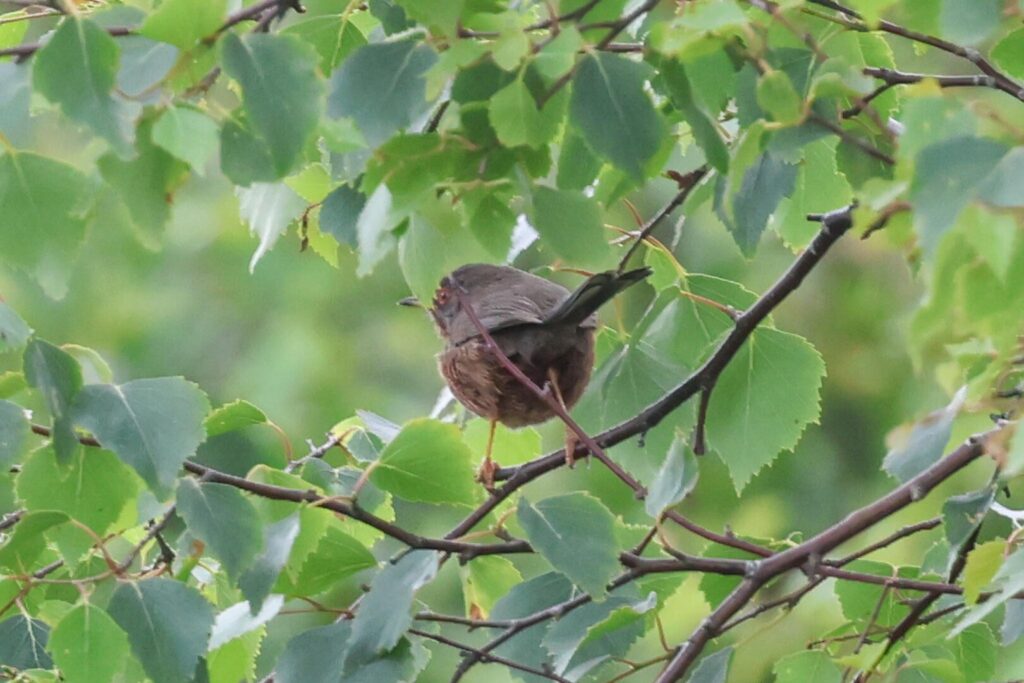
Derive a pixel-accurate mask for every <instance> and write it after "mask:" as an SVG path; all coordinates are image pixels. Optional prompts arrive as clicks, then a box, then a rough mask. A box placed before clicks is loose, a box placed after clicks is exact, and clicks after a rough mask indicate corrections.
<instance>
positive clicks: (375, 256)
mask: <svg viewBox="0 0 1024 683" xmlns="http://www.w3.org/2000/svg"><path fill="white" fill-rule="evenodd" d="M391 203H392V202H391V192H390V191H389V190H388V186H387V184H385V183H381V184H380V185H378V186H377V189H376V190H374V191H373V194H371V195H370V197H369V198H368V199H367V200H366V205H365V206H364V207H363V210H362V211H361V212H360V213H359V218H358V219H357V220H356V236H357V238H358V242H359V265H358V267H357V268H356V276H357V277H366V276H367V275H369V274H370V273H372V272H373V269H374V267H375V266H376V265H377V264H378V263H380V262H381V261H382V260H383V259H384V257H385V256H387V255H388V254H389V253H390V252H391V250H392V249H394V248H395V243H396V239H395V235H394V234H393V233H392V232H391V231H392V230H393V229H394V228H395V227H396V226H397V225H398V224H399V222H400V221H401V219H402V217H401V216H400V215H396V214H395V213H394V212H392V210H391Z"/></svg>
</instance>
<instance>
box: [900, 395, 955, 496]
mask: <svg viewBox="0 0 1024 683" xmlns="http://www.w3.org/2000/svg"><path fill="white" fill-rule="evenodd" d="M966 400H967V387H966V386H965V387H962V388H961V389H960V390H959V391H958V392H957V393H956V395H955V396H954V397H953V399H952V400H951V401H950V402H949V405H947V406H946V407H945V408H943V409H942V410H938V411H936V412H934V413H932V414H931V415H929V416H928V417H926V418H925V419H923V420H921V421H920V422H918V423H917V424H915V425H914V428H913V430H912V431H911V432H910V436H909V437H908V438H907V440H906V443H905V444H903V445H902V446H900V447H898V448H894V449H892V450H891V451H889V452H888V453H887V454H886V456H885V460H884V461H883V462H882V469H884V470H885V471H886V472H888V473H889V474H890V475H891V476H893V477H895V478H896V479H898V480H899V481H900V482H907V481H909V480H910V479H913V478H914V477H915V476H917V475H918V474H920V473H921V472H922V471H924V470H925V469H927V468H928V467H930V466H931V465H933V464H934V463H936V462H938V460H939V458H941V457H942V452H943V449H945V448H946V444H947V443H948V442H949V435H950V434H951V433H952V430H953V420H954V419H955V418H956V416H957V415H958V414H959V413H960V409H961V408H963V405H964V401H966Z"/></svg>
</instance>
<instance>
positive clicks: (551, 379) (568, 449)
mask: <svg viewBox="0 0 1024 683" xmlns="http://www.w3.org/2000/svg"><path fill="white" fill-rule="evenodd" d="M548 386H549V387H551V392H552V393H553V394H554V395H555V400H556V401H558V405H560V406H562V410H564V411H565V412H566V413H568V412H569V408H568V407H566V405H565V401H564V400H563V399H562V390H561V389H559V388H558V372H557V371H556V370H555V369H554V368H548ZM577 441H578V439H577V438H576V433H575V432H573V431H572V430H571V429H569V426H568V425H566V427H565V464H566V465H568V466H569V467H570V468H572V467H573V466H574V465H575V464H576V442H577Z"/></svg>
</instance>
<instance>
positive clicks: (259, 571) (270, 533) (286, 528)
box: [238, 513, 299, 612]
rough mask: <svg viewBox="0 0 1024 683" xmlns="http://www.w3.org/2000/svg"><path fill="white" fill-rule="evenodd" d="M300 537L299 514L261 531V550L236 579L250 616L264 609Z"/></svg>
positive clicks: (289, 516)
mask: <svg viewBox="0 0 1024 683" xmlns="http://www.w3.org/2000/svg"><path fill="white" fill-rule="evenodd" d="M298 535H299V514H298V513H295V514H291V515H288V516H287V517H285V518H284V519H281V520H279V521H277V522H275V523H274V524H269V525H267V526H266V527H265V528H264V530H263V550H262V551H260V554H259V555H257V556H256V558H255V559H254V560H253V562H252V565H251V566H250V567H249V569H248V570H246V572H245V573H244V574H243V575H242V576H241V577H240V578H239V579H238V587H239V589H240V590H241V591H242V595H244V596H245V599H246V600H247V601H248V602H249V605H250V609H251V611H253V612H259V611H260V610H261V609H263V602H264V600H266V598H267V596H268V595H269V594H270V589H271V588H272V587H273V585H274V582H275V581H276V580H277V577H278V575H279V574H280V573H281V570H282V569H284V567H285V565H286V564H287V563H288V557H289V556H290V555H291V551H292V546H293V545H294V544H295V539H296V538H298Z"/></svg>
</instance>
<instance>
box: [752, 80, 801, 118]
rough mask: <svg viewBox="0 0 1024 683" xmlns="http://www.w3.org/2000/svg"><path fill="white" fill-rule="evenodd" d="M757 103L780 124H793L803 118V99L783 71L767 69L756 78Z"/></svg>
mask: <svg viewBox="0 0 1024 683" xmlns="http://www.w3.org/2000/svg"><path fill="white" fill-rule="evenodd" d="M757 103H758V105H760V107H761V108H762V109H764V110H765V111H766V112H768V113H769V114H771V117H772V118H773V119H774V120H775V121H778V122H779V123H782V124H794V123H797V122H799V121H800V119H801V118H803V109H804V103H803V99H802V98H801V97H800V94H799V93H798V92H797V91H796V88H794V87H793V82H792V81H791V80H789V76H787V75H786V72H785V71H781V70H774V71H769V72H768V73H766V74H764V75H762V76H761V78H759V79H758V81H757Z"/></svg>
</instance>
